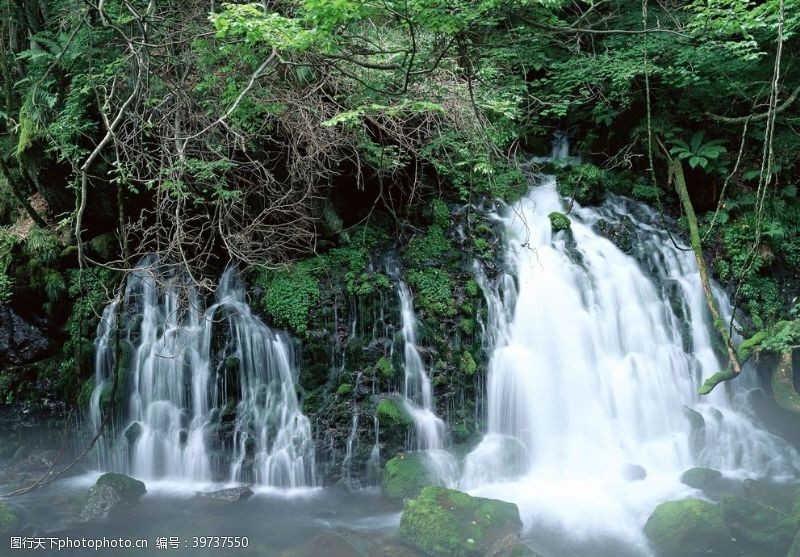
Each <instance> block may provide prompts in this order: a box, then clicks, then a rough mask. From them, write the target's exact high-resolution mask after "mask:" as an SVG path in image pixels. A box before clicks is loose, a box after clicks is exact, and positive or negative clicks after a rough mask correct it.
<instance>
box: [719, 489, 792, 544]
mask: <svg viewBox="0 0 800 557" xmlns="http://www.w3.org/2000/svg"><path fill="white" fill-rule="evenodd" d="M719 508H720V510H721V511H722V516H723V519H724V520H725V524H726V525H727V526H728V528H729V529H730V531H731V532H732V533H733V535H734V537H736V538H737V539H739V540H743V541H745V542H747V543H749V544H752V545H753V546H755V547H756V548H757V549H759V550H761V552H762V553H763V554H764V555H773V554H774V555H784V554H785V553H786V552H787V551H788V550H789V547H790V546H791V545H792V540H793V539H794V535H795V531H796V530H797V521H796V520H795V518H794V517H792V516H790V515H788V514H786V513H784V512H781V511H779V510H778V509H775V508H773V507H769V506H767V505H763V504H761V503H757V502H755V501H750V500H748V499H745V498H744V497H739V496H737V495H730V494H726V495H723V496H722V498H721V499H720V500H719Z"/></svg>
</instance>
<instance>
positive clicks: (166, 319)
mask: <svg viewBox="0 0 800 557" xmlns="http://www.w3.org/2000/svg"><path fill="white" fill-rule="evenodd" d="M118 303H120V302H119V300H118V301H116V302H114V303H113V304H111V305H109V307H108V308H106V310H105V312H104V315H103V320H102V321H101V324H100V326H99V328H98V335H97V340H96V343H95V348H96V354H97V356H96V358H97V365H96V370H95V373H96V377H95V389H94V392H93V394H92V399H91V410H90V412H91V416H92V422H93V424H94V425H95V427H98V426H99V424H100V420H101V415H102V401H103V400H104V399H107V398H108V391H109V385H110V381H111V377H112V372H113V361H114V351H113V349H112V345H113V342H112V340H111V338H110V335H111V334H112V332H113V331H114V329H115V323H114V319H115V318H114V315H115V309H116V304H118ZM124 308H125V311H124V313H123V317H125V318H126V323H129V324H128V326H127V327H126V328H125V330H124V332H123V334H122V336H123V340H124V344H125V345H127V346H128V347H130V349H131V351H132V353H131V354H130V356H127V355H126V354H125V352H126V351H123V360H124V361H122V362H120V366H119V367H120V374H119V375H120V381H121V382H123V381H124V382H126V384H125V385H122V384H121V385H119V387H118V388H119V389H120V390H121V392H122V393H128V396H127V399H125V404H127V406H126V407H124V408H118V409H117V410H118V412H119V413H120V414H121V415H123V416H124V423H125V426H124V428H123V430H122V433H120V434H119V435H118V436H116V437H114V436H105V438H104V439H103V440H102V441H101V443H100V445H101V449H100V459H101V462H100V467H101V468H103V469H113V470H119V471H124V472H128V473H130V474H132V475H134V476H136V477H140V478H145V479H169V480H192V481H199V482H208V481H232V482H246V483H256V484H259V485H265V486H279V487H301V486H312V485H314V484H315V483H316V481H315V470H314V468H315V462H314V444H313V438H312V436H311V425H310V422H309V420H308V418H307V417H306V416H305V415H304V414H303V413H302V411H301V409H300V405H299V403H298V400H297V394H296V390H295V378H296V369H295V364H294V361H293V350H292V346H291V342H290V340H289V338H288V337H287V336H286V335H284V334H282V333H277V332H275V331H273V330H271V329H270V328H268V327H267V326H266V325H264V323H262V322H261V321H260V320H259V319H258V318H257V317H255V316H254V315H253V314H252V312H251V310H250V307H249V306H248V304H247V303H246V302H245V299H244V287H243V285H242V284H241V281H240V280H239V277H238V274H237V273H236V271H235V270H234V269H228V270H227V271H226V272H225V274H224V275H223V277H222V280H221V282H220V286H219V288H218V290H217V294H216V301H215V303H214V304H212V305H211V306H209V307H208V309H206V310H205V311H204V310H203V309H202V301H201V299H200V297H199V296H198V295H197V293H196V291H195V290H194V289H193V288H192V287H191V286H189V285H188V284H187V283H186V281H184V280H183V279H182V277H179V276H172V275H170V274H169V273H168V272H163V271H162V270H161V269H160V268H159V265H158V263H157V262H156V261H155V260H154V259H153V258H146V259H145V260H144V261H142V263H141V264H140V265H139V267H138V268H137V270H136V271H135V272H134V273H132V275H131V276H130V278H129V282H128V286H127V289H126V292H125V306H124ZM123 389H124V390H123Z"/></svg>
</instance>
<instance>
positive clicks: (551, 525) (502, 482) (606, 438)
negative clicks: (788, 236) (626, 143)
mask: <svg viewBox="0 0 800 557" xmlns="http://www.w3.org/2000/svg"><path fill="white" fill-rule="evenodd" d="M562 150H563V148H562ZM538 180H539V182H540V183H539V184H538V185H536V186H534V187H532V189H531V191H530V193H529V194H528V196H527V197H525V198H524V199H523V200H522V201H521V203H520V205H519V206H518V207H515V209H514V210H513V211H510V210H509V211H508V212H507V214H506V215H505V216H504V217H503V220H504V226H505V237H506V242H507V246H508V250H507V251H508V254H509V255H508V257H509V260H508V269H509V272H510V273H512V274H513V276H514V277H516V285H514V283H513V282H512V281H510V280H509V278H508V276H505V277H501V278H500V279H499V281H497V283H498V284H495V285H489V284H487V281H486V280H485V278H483V277H478V278H479V279H480V280H479V281H478V282H479V284H480V285H481V287H482V288H483V291H484V296H485V297H486V301H487V304H488V305H489V306H490V316H493V317H491V318H490V320H489V321H490V322H495V323H496V322H497V319H501V320H503V319H505V321H506V322H504V323H503V322H501V323H499V324H495V325H493V327H494V328H496V329H497V330H498V332H497V333H496V334H495V338H496V346H495V348H494V350H493V353H492V356H491V360H490V363H489V370H488V379H487V382H488V384H487V397H488V402H487V406H488V415H487V422H488V423H487V433H486V435H485V437H484V439H483V441H482V442H481V443H480V444H479V445H478V447H476V448H475V449H474V450H473V451H472V453H470V454H469V455H468V457H467V459H466V461H465V464H464V473H463V475H462V478H461V481H460V486H461V487H462V488H463V489H467V490H470V491H471V492H473V493H476V494H480V495H484V496H491V497H496V498H499V499H503V500H507V501H512V502H515V503H517V504H518V505H519V506H520V509H521V512H522V515H523V520H524V522H525V525H526V527H527V528H528V529H529V530H530V529H537V528H538V529H544V530H545V531H550V532H553V531H560V532H561V533H562V534H561V537H562V539H563V538H565V537H570V538H573V539H575V538H581V536H584V537H585V538H586V539H588V538H592V537H595V538H597V537H602V538H613V539H617V540H622V541H624V544H625V545H626V546H628V547H631V546H632V547H635V548H638V550H639V551H640V552H641V553H643V554H646V553H647V552H648V549H647V543H646V541H645V540H644V538H643V534H642V533H641V528H642V526H643V524H644V521H645V520H646V519H647V516H648V514H649V513H650V512H651V511H652V509H653V508H654V507H655V506H656V505H657V504H658V503H659V502H661V501H664V500H667V499H674V498H681V497H686V496H689V495H691V494H692V490H691V489H689V488H687V487H686V486H685V485H683V484H681V483H680V481H679V477H680V474H681V473H682V472H683V471H684V470H686V469H688V468H690V467H692V466H697V465H704V466H712V467H715V468H718V469H720V470H722V471H723V472H725V473H726V474H730V475H736V476H738V477H753V476H759V475H767V474H769V475H772V476H782V475H788V474H789V473H790V472H791V471H792V469H793V462H794V463H796V462H798V460H797V459H798V455H797V454H796V453H795V452H794V451H793V450H792V449H790V448H789V447H788V446H787V445H786V444H785V443H784V442H783V441H782V440H780V439H779V438H777V437H776V436H773V435H772V434H770V433H768V432H766V431H765V430H763V429H761V428H760V427H759V426H758V425H756V424H755V422H754V418H753V416H752V415H751V413H750V411H749V410H748V407H747V405H746V403H745V397H746V390H747V388H748V387H751V386H753V385H754V384H748V383H747V381H748V379H747V378H746V377H742V378H740V379H738V380H737V382H736V383H731V384H726V385H722V386H719V387H717V389H715V391H714V392H713V393H712V394H711V395H710V396H708V397H700V396H698V395H697V394H696V393H697V390H698V387H699V386H700V384H701V383H702V381H703V380H704V379H705V378H707V377H708V376H710V375H711V374H713V373H715V372H717V371H719V370H720V369H721V365H722V363H721V362H720V360H719V359H718V358H717V356H716V354H715V351H714V349H713V347H712V338H711V337H710V334H709V331H710V330H711V327H710V326H709V324H708V316H707V308H706V307H705V300H704V298H703V293H702V288H701V284H700V279H699V276H698V273H697V267H696V265H695V261H694V257H693V254H692V252H691V251H688V250H685V249H684V250H679V249H676V248H675V247H674V246H673V244H672V242H671V240H670V238H669V237H668V236H667V233H666V232H664V231H663V230H660V229H658V228H657V227H655V226H653V225H652V224H651V223H655V222H658V220H657V218H656V215H655V214H654V213H653V212H652V211H651V210H649V209H647V208H646V207H645V206H643V205H641V204H638V203H635V202H632V201H629V200H625V199H622V198H619V197H615V196H610V198H609V199H608V200H607V201H606V203H605V204H604V205H603V206H602V207H600V208H597V209H594V208H583V207H580V206H578V205H577V204H576V205H575V207H573V209H572V211H571V213H570V215H569V218H570V220H571V221H572V231H571V233H569V232H559V233H553V231H552V229H551V225H550V221H549V219H548V216H547V215H548V214H549V213H550V212H552V211H564V210H565V209H564V207H565V203H564V201H563V200H562V199H561V198H560V196H559V195H558V193H557V192H556V187H555V179H554V178H553V177H547V176H545V177H539V178H538ZM609 227H611V228H613V227H616V228H617V229H618V230H620V231H623V232H624V233H626V234H632V235H633V236H634V240H633V241H632V242H630V246H629V248H630V249H628V248H626V251H627V252H628V253H625V252H623V251H622V250H621V249H620V248H619V247H617V246H616V245H615V244H614V243H612V242H611V241H609V240H608V239H606V237H604V236H603V235H602V234H601V233H599V231H601V230H603V229H605V230H608V228H609ZM717 295H718V297H719V298H720V301H721V305H722V309H723V310H724V311H726V312H728V314H730V308H729V306H728V304H727V301H726V300H725V298H724V295H723V293H722V292H721V291H718V292H717ZM509 307H510V308H512V312H511V314H510V317H507V316H509V313H508V310H509ZM745 373H751V374H752V370H749V371H746V372H745ZM750 381H752V380H750ZM687 409H688V411H689V412H693V413H696V414H694V415H695V416H697V414H699V415H700V416H702V421H704V422H705V425H704V426H703V428H702V430H701V431H697V430H694V431H693V430H692V426H691V424H690V421H689V420H688V419H687V416H686V412H687ZM698 439H699V442H698ZM632 470H635V471H636V478H642V476H644V478H643V479H638V481H632V476H631V471H632ZM584 549H585V548H584ZM559 554H561V553H559ZM564 554H566V553H564ZM575 554H581V553H580V552H576V553H575ZM584 554H585V553H584Z"/></svg>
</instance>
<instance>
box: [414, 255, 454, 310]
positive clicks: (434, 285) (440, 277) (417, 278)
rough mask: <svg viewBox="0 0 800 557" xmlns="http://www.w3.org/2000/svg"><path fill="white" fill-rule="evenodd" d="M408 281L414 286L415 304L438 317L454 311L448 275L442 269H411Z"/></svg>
mask: <svg viewBox="0 0 800 557" xmlns="http://www.w3.org/2000/svg"><path fill="white" fill-rule="evenodd" d="M408 282H409V283H410V284H411V286H412V287H413V288H414V294H415V296H416V298H417V304H416V306H417V307H418V308H420V309H421V310H425V311H428V312H430V313H432V314H433V315H437V316H440V317H444V316H452V315H455V313H456V308H455V302H454V301H453V290H452V286H451V281H450V277H449V276H448V275H447V273H445V272H444V271H442V270H440V269H435V268H433V267H430V268H427V269H424V270H412V271H409V273H408Z"/></svg>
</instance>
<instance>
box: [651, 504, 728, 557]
mask: <svg viewBox="0 0 800 557" xmlns="http://www.w3.org/2000/svg"><path fill="white" fill-rule="evenodd" d="M644 533H645V534H646V535H647V537H648V539H649V540H650V543H651V544H652V545H653V549H655V552H656V555H658V556H659V557H695V556H698V557H699V556H701V555H702V556H707V555H719V556H725V555H732V553H731V552H730V550H731V546H732V541H731V538H732V534H731V531H730V530H729V529H728V526H727V525H726V524H725V520H724V519H723V517H722V511H721V510H720V509H719V507H718V506H717V505H715V504H714V503H709V502H708V501H702V500H700V499H685V500H682V501H667V502H666V503H661V504H660V505H659V506H658V507H656V509H655V510H654V511H653V514H651V515H650V518H648V519H647V524H645V527H644Z"/></svg>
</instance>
